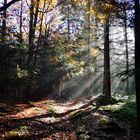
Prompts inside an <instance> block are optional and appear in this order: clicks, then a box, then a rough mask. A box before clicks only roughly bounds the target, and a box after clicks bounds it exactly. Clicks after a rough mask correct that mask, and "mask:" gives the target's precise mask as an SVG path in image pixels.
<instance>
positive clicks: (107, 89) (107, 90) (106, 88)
mask: <svg viewBox="0 0 140 140" xmlns="http://www.w3.org/2000/svg"><path fill="white" fill-rule="evenodd" d="M109 53H110V50H109V17H107V18H106V21H105V27H104V77H103V94H104V95H105V97H107V98H110V97H111V82H110V55H109Z"/></svg>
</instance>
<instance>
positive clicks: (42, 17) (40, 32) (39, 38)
mask: <svg viewBox="0 0 140 140" xmlns="http://www.w3.org/2000/svg"><path fill="white" fill-rule="evenodd" d="M45 6H46V0H44V4H43V11H42V15H41V19H40V20H41V23H40V28H39V36H38V41H37V47H36V53H35V56H34V64H33V66H34V68H35V66H36V62H37V54H38V49H39V46H40V44H41V35H42V24H43V19H44V12H45Z"/></svg>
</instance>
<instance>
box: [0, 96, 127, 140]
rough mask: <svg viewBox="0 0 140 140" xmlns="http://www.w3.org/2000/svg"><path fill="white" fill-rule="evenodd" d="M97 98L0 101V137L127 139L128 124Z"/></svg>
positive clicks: (85, 139)
mask: <svg viewBox="0 0 140 140" xmlns="http://www.w3.org/2000/svg"><path fill="white" fill-rule="evenodd" d="M95 98H96V96H94V97H90V98H86V99H78V100H76V101H69V102H58V101H54V100H50V99H48V100H41V101H38V102H28V103H26V104H25V103H24V104H15V105H14V106H12V105H6V104H0V140H3V139H6V138H17V137H18V138H20V139H25V140H28V139H29V140H30V139H31V140H76V139H79V140H88V139H89V140H90V139H91V140H92V139H93V140H119V139H120V140H122V138H123V140H125V139H126V140H127V138H128V135H129V134H128V132H126V130H125V126H123V125H119V124H117V123H116V121H114V120H115V119H114V118H113V116H111V115H110V114H109V113H106V112H103V111H101V110H100V106H96V104H95Z"/></svg>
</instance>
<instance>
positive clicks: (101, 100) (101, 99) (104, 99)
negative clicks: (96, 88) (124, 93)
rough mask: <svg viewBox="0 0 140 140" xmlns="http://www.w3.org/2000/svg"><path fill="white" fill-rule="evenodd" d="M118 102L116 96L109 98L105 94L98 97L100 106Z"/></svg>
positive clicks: (97, 101)
mask: <svg viewBox="0 0 140 140" xmlns="http://www.w3.org/2000/svg"><path fill="white" fill-rule="evenodd" d="M116 103H117V100H116V99H115V98H109V97H106V96H104V95H100V96H98V97H97V98H96V104H97V105H98V106H103V105H109V104H116Z"/></svg>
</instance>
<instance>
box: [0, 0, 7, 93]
mask: <svg viewBox="0 0 140 140" xmlns="http://www.w3.org/2000/svg"><path fill="white" fill-rule="evenodd" d="M6 4H7V0H4V6H5V5H6ZM6 18H7V10H6V9H4V11H3V20H2V29H1V30H2V34H1V47H0V67H1V68H0V92H1V93H4V92H6V87H5V86H6V82H7V47H6Z"/></svg>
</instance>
